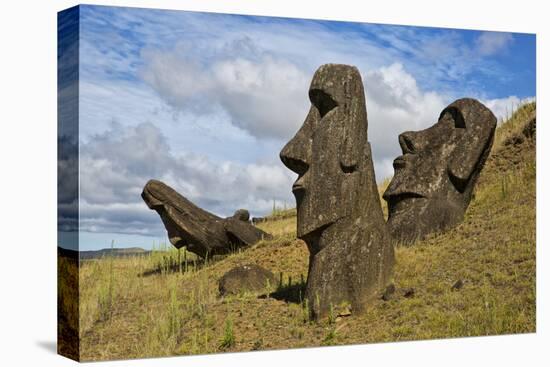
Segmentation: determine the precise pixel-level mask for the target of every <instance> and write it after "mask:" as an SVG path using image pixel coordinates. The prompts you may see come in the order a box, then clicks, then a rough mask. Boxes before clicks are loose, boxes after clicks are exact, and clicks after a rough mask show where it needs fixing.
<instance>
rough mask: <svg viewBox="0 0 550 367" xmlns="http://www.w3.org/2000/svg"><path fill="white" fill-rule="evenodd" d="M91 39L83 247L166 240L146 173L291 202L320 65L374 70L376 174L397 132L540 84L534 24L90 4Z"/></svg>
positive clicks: (530, 94)
mask: <svg viewBox="0 0 550 367" xmlns="http://www.w3.org/2000/svg"><path fill="white" fill-rule="evenodd" d="M79 50H80V68H79V106H80V110H79V119H80V130H79V144H80V170H81V171H80V172H81V173H80V182H81V187H80V194H81V198H80V227H81V234H80V248H81V249H82V250H88V249H95V248H104V247H108V246H109V244H110V240H111V239H114V240H115V242H116V243H117V245H118V246H141V247H150V245H151V244H152V243H153V240H155V241H156V242H157V243H158V241H159V240H164V238H165V234H164V229H163V227H162V224H161V223H160V220H159V218H158V216H157V214H156V213H154V212H152V211H150V210H148V209H147V207H146V206H145V204H144V203H143V202H142V201H141V198H140V196H139V193H140V192H141V188H142V187H143V185H144V184H145V182H146V181H147V180H148V179H149V178H157V179H161V180H163V181H165V182H166V183H168V184H169V185H171V186H173V187H174V188H175V189H177V190H178V191H179V192H181V193H182V194H183V195H185V196H186V197H188V198H189V199H191V200H192V201H194V202H195V203H197V204H198V205H199V206H201V207H204V208H205V209H207V210H210V211H212V212H214V213H215V214H218V215H221V216H227V215H231V214H232V212H233V211H234V210H236V209H238V208H241V207H244V208H247V209H249V210H250V211H251V212H252V214H253V215H256V216H258V215H264V214H266V213H267V212H269V211H270V210H271V208H272V205H273V201H276V203H278V205H283V203H286V204H287V205H294V198H293V196H292V194H291V192H290V188H291V186H292V182H293V181H294V179H295V175H294V174H293V173H292V172H290V171H288V170H287V169H286V168H284V166H283V165H282V164H281V163H280V162H279V158H278V154H279V151H280V149H281V147H282V146H283V145H284V144H285V143H286V141H288V140H289V139H290V138H291V137H292V136H293V135H294V133H295V132H296V131H297V130H298V128H299V127H300V126H301V124H302V122H303V120H304V117H305V115H306V112H307V109H308V107H309V101H308V98H307V90H308V86H309V82H310V79H311V77H312V75H313V73H314V72H315V70H316V69H317V67H318V66H320V65H321V64H324V63H329V62H332V63H345V64H352V65H355V66H357V67H358V68H359V70H360V72H361V74H362V77H363V81H364V84H365V90H366V98H367V111H368V117H369V141H370V142H371V145H372V148H373V156H374V162H375V170H376V176H377V179H378V180H382V179H384V178H385V177H388V176H390V175H391V174H392V173H393V169H392V167H391V162H392V161H393V159H394V158H395V157H396V156H397V155H398V154H399V151H400V150H399V145H398V142H397V136H398V134H399V133H401V132H403V131H405V130H417V129H422V128H425V127H428V126H430V125H432V124H433V123H434V122H435V121H436V119H437V117H438V115H439V112H440V111H441V109H442V108H443V107H445V106H446V105H447V104H449V103H450V102H452V101H453V100H454V99H456V98H460V97H465V96H469V97H474V98H478V99H480V100H482V101H483V102H484V103H486V105H487V106H488V107H489V108H491V109H492V110H493V112H494V113H495V114H496V115H497V117H499V118H503V117H504V116H506V115H507V114H509V113H510V112H511V110H512V109H513V108H515V107H517V105H518V104H520V103H521V102H522V101H525V100H530V99H532V98H534V97H535V90H536V88H535V36H534V35H529V34H518V33H501V32H486V31H470V30H456V29H440V28H424V27H408V26H388V25H375V24H365V23H349V22H330V21H317V20H303V19H287V18H274V17H252V16H239V15H224V14H213V13H210V14H209V13H195V12H184V11H165V10H151V9H134V8H117V7H99V6H81V7H80V43H79ZM60 93H61V92H60Z"/></svg>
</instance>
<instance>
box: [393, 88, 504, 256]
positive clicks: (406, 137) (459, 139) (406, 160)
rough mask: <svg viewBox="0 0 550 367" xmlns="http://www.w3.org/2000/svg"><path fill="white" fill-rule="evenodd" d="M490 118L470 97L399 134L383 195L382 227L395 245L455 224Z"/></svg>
mask: <svg viewBox="0 0 550 367" xmlns="http://www.w3.org/2000/svg"><path fill="white" fill-rule="evenodd" d="M495 128H496V118H495V116H494V115H493V113H492V112H491V111H490V110H489V109H488V108H487V107H485V106H484V105H483V104H481V103H480V102H478V101H477V100H475V99H470V98H463V99H459V100H456V101H455V102H453V103H451V104H450V105H449V106H447V107H446V108H445V109H444V110H443V111H442V112H441V114H440V116H439V119H438V121H437V123H435V124H434V125H433V126H431V127H430V128H428V129H425V130H421V131H408V132H404V133H403V134H401V135H399V145H400V146H401V150H402V151H403V155H401V156H399V157H397V158H396V159H395V160H394V162H393V167H394V170H395V174H394V176H393V179H392V180H391V182H390V185H389V186H388V188H387V189H386V191H385V193H384V199H385V200H386V201H387V202H388V212H389V217H388V227H389V230H390V233H391V235H392V237H393V238H394V239H395V240H396V242H398V243H402V244H405V245H407V244H408V245H410V244H412V243H414V242H415V241H416V240H418V239H423V238H425V237H426V236H427V235H428V234H430V233H434V232H441V231H444V230H447V229H450V228H452V227H454V226H456V225H458V224H459V223H460V222H462V220H463V219H464V213H465V212H466V209H467V208H468V205H469V204H470V200H471V198H472V192H473V189H474V186H475V184H476V181H477V178H478V176H479V173H480V172H481V169H482V168H483V165H484V164H485V161H486V160H487V156H488V155H489V152H490V150H491V146H492V144H493V137H494V134H495Z"/></svg>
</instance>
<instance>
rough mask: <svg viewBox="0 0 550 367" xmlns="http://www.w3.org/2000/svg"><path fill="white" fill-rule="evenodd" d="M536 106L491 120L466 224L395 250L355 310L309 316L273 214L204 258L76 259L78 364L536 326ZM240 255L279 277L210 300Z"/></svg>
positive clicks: (283, 231) (297, 244) (164, 254)
mask: <svg viewBox="0 0 550 367" xmlns="http://www.w3.org/2000/svg"><path fill="white" fill-rule="evenodd" d="M534 113H535V105H534V104H531V105H527V106H524V107H523V108H521V109H520V110H519V111H517V112H516V113H515V114H514V115H513V116H512V117H511V118H510V120H509V121H507V122H505V123H504V124H503V125H502V126H501V127H499V128H498V130H497V134H496V137H495V145H494V147H493V151H492V154H491V156H490V158H489V160H488V162H487V165H486V167H485V169H484V170H483V171H482V174H481V177H480V182H479V185H478V186H477V188H476V192H475V197H474V199H473V201H472V203H471V205H470V207H469V209H468V211H467V213H466V218H465V220H464V222H463V223H462V224H461V225H460V226H458V227H457V228H455V229H453V230H451V231H449V232H447V233H444V234H441V235H438V236H435V235H434V236H432V237H431V238H429V239H427V240H425V241H422V242H419V243H418V244H416V245H415V246H413V247H408V248H407V247H399V248H397V249H396V259H397V263H396V267H395V276H394V284H395V287H396V291H395V293H394V294H393V295H392V296H391V297H389V298H388V299H387V300H383V299H379V300H377V301H375V302H373V304H372V306H371V307H370V308H369V309H368V310H367V311H366V312H365V313H364V314H362V315H351V316H349V317H337V315H332V317H329V318H328V319H327V320H322V321H320V322H318V323H315V322H310V321H309V320H308V319H307V313H306V312H305V308H304V305H303V304H302V303H301V302H300V300H301V294H302V291H303V279H305V277H306V275H307V263H308V252H307V248H306V246H305V244H304V243H303V242H302V241H300V240H297V239H296V218H295V217H294V216H292V217H285V216H284V215H282V216H281V215H279V217H282V218H283V219H276V220H270V221H267V222H264V223H261V224H260V225H259V226H261V227H262V229H264V230H266V231H267V232H270V233H272V234H273V235H274V240H272V241H264V242H261V243H258V244H257V245H255V246H254V247H252V248H249V249H247V250H245V251H243V252H239V253H235V254H232V255H230V256H227V257H225V258H215V259H211V260H209V261H208V262H207V263H202V262H199V261H197V259H195V258H194V257H193V256H191V254H188V253H187V254H186V253H184V252H179V253H178V251H176V250H174V249H167V250H166V251H154V252H152V253H150V254H146V255H140V256H133V257H124V258H114V259H109V258H103V259H99V260H93V261H86V262H83V263H81V269H80V296H81V303H80V336H81V338H82V340H81V358H82V360H95V359H116V358H139V357H149V356H166V355H174V354H195V353H216V352H220V351H248V350H258V349H273V348H295V347H305V346H318V345H335V344H356V343H373V342H387V341H398V340H399V341H400V340H416V339H427V338H446V337H462V336H474V335H492V334H507V333H526V332H534V331H535V144H534V136H533V135H534V130H535V127H534V124H533V125H532V126H529V124H528V123H529V121H530V120H531V118H532V117H534ZM531 133H532V134H531ZM530 136H531V137H530ZM381 191H382V190H381ZM244 263H256V264H258V265H261V266H263V267H266V268H268V269H270V270H271V271H273V272H274V273H275V274H276V275H277V277H278V279H281V280H282V281H280V284H274V285H272V286H271V287H270V288H269V289H268V288H267V287H266V289H265V291H264V292H260V293H257V294H242V295H239V296H230V297H224V298H221V297H219V295H218V289H217V280H218V279H219V278H220V277H221V276H222V275H223V274H224V273H225V272H226V271H228V270H229V269H231V268H232V267H233V266H235V265H237V264H244ZM453 285H455V287H453Z"/></svg>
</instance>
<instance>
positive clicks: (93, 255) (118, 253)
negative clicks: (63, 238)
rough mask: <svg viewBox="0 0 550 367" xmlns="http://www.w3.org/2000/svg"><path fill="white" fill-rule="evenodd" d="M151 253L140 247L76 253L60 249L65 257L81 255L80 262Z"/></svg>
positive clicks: (60, 252)
mask: <svg viewBox="0 0 550 367" xmlns="http://www.w3.org/2000/svg"><path fill="white" fill-rule="evenodd" d="M149 253H151V251H148V250H144V249H142V248H140V247H129V248H114V249H110V248H104V249H101V250H90V251H80V252H79V251H74V250H68V249H64V248H61V247H58V254H59V255H61V256H65V257H70V258H76V257H78V256H79V255H80V260H93V259H101V258H102V257H108V256H113V257H127V256H136V255H148V254H149Z"/></svg>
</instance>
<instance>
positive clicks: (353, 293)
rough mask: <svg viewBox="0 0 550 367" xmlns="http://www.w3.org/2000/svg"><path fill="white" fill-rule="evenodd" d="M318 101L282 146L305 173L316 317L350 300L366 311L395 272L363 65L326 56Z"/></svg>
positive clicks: (303, 203) (302, 192) (302, 233)
mask: <svg viewBox="0 0 550 367" xmlns="http://www.w3.org/2000/svg"><path fill="white" fill-rule="evenodd" d="M309 99H310V100H311V108H310V110H309V113H308V115H307V117H306V119H305V121H304V123H303V126H302V127H301V128H300V130H299V131H298V132H297V133H296V135H295V136H294V137H293V138H292V139H291V140H290V141H289V142H288V143H287V145H286V146H285V147H284V148H283V149H282V151H281V154H280V157H281V160H282V161H283V163H284V164H285V165H286V166H287V167H288V168H289V169H291V170H292V171H294V172H295V173H297V174H298V179H297V180H296V182H295V183H294V185H293V187H292V191H293V193H294V196H295V197H296V205H297V217H298V218H297V235H298V237H299V238H301V239H303V240H304V241H305V242H306V243H307V246H308V249H309V252H310V257H309V272H308V278H307V283H306V292H305V296H306V298H307V300H308V304H309V306H310V309H311V314H312V317H314V318H317V317H322V316H324V315H326V313H327V311H328V310H329V309H330V308H331V307H338V306H339V305H341V304H342V303H350V304H351V306H352V309H353V310H354V312H357V311H360V310H361V309H363V307H364V306H365V305H366V303H367V302H368V301H370V299H372V298H373V296H374V295H375V294H376V292H377V291H378V290H380V289H381V288H383V287H385V286H386V285H387V283H388V282H389V280H390V277H391V274H392V269H393V264H394V253H393V247H392V244H391V241H390V236H389V233H388V232H387V229H386V225H385V222H384V217H383V213H382V209H381V205H380V198H379V194H378V190H377V186H376V180H375V176H374V169H373V163H372V154H371V149H370V144H369V143H368V139H367V127H368V122H367V112H366V106H365V95H364V90H363V84H362V81H361V76H360V74H359V71H358V70H357V69H356V68H355V67H352V66H348V65H336V64H327V65H323V66H321V67H320V68H319V69H318V70H317V71H316V72H315V75H314V76H313V80H312V81H311V86H310V89H309Z"/></svg>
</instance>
